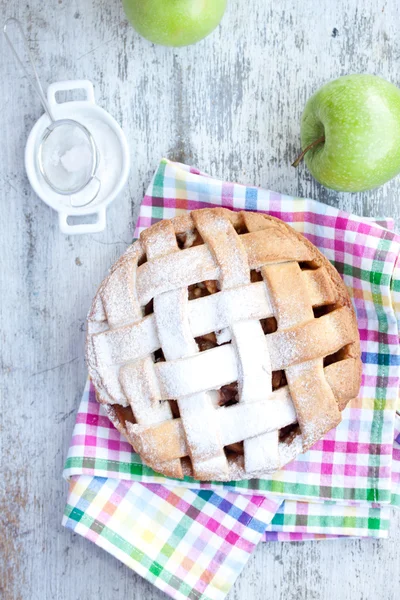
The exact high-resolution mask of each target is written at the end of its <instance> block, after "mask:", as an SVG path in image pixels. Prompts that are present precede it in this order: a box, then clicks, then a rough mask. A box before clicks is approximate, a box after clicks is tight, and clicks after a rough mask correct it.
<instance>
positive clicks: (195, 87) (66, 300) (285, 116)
mask: <svg viewBox="0 0 400 600" xmlns="http://www.w3.org/2000/svg"><path fill="white" fill-rule="evenodd" d="M0 7H1V9H2V10H1V16H2V17H5V16H17V17H19V18H20V19H21V20H22V21H23V22H24V23H25V25H26V29H27V31H28V35H29V39H30V42H31V46H32V48H33V51H34V55H35V57H36V59H37V61H38V64H39V70H40V73H41V75H42V77H43V79H44V81H46V82H51V81H53V80H57V79H59V80H61V79H68V78H71V79H72V78H88V79H91V80H92V81H93V82H94V84H95V88H96V96H97V100H98V103H99V104H100V105H103V106H104V107H105V108H107V109H108V110H109V111H110V112H111V113H112V114H114V115H115V117H116V118H117V119H118V120H119V122H120V123H121V124H122V126H123V127H124V129H125V131H126V133H127V135H128V139H129V143H130V147H131V150H132V171H131V176H130V179H129V185H128V186H127V188H126V190H125V191H124V193H123V194H122V195H121V197H120V198H119V199H118V200H117V201H116V202H115V203H114V204H113V205H112V206H111V207H110V209H109V211H108V227H107V230H106V231H105V232H104V233H102V234H97V235H92V236H82V237H80V236H77V237H64V236H63V235H61V234H60V232H59V230H58V224H57V219H56V215H55V213H53V212H52V211H51V209H49V208H48V207H47V206H46V205H45V204H43V203H42V202H41V201H40V200H39V199H38V198H37V197H35V194H34V193H33V192H32V190H31V189H30V187H29V185H28V182H27V178H26V175H25V171H24V166H23V151H24V144H25V141H26V137H27V134H28V132H29V130H30V128H31V126H32V125H33V123H34V122H35V120H36V119H37V118H38V117H39V115H40V114H41V108H40V106H39V103H38V101H37V99H36V97H34V95H33V93H32V91H31V90H30V89H29V87H28V84H27V82H26V80H24V79H23V77H21V73H20V71H19V70H18V69H17V68H16V65H15V63H14V60H13V58H12V56H11V55H10V52H9V50H8V48H7V47H6V46H5V43H4V40H3V38H2V36H1V39H0V86H1V92H0V123H1V144H0V195H1V233H0V245H1V255H0V256H1V269H0V288H1V317H0V323H1V360H2V363H1V369H2V375H1V390H2V400H1V412H0V427H1V429H0V436H1V438H0V440H1V463H2V466H1V478H0V493H1V500H0V502H1V509H0V523H1V531H0V554H1V559H0V560H1V564H0V586H2V588H3V592H2V598H4V599H5V600H11V599H12V600H14V599H15V600H17V599H18V600H20V599H22V600H47V599H50V598H56V599H57V600H89V599H92V598H106V599H109V598H112V599H113V600H118V599H121V600H122V599H125V598H131V599H133V598H134V599H137V600H139V599H142V598H146V599H149V600H155V599H161V598H163V597H164V595H163V594H162V593H161V592H159V591H157V590H156V589H155V588H154V587H153V586H151V585H150V584H148V583H146V582H145V581H143V580H142V579H141V578H140V577H138V576H136V575H135V574H134V573H132V572H131V571H130V570H129V569H127V568H126V567H124V566H123V565H122V564H120V563H119V562H118V561H117V560H115V559H114V558H112V557H111V556H109V555H108V554H106V553H105V552H103V551H102V550H100V549H98V548H97V547H95V546H94V545H93V544H91V543H89V542H87V541H85V540H84V539H81V538H80V537H79V536H77V535H73V534H71V532H69V531H65V530H63V529H62V527H61V526H60V521H61V516H62V511H63V506H64V502H65V498H66V491H67V490H66V484H65V483H64V482H63V481H62V479H61V471H62V466H63V462H64V459H65V456H66V451H67V447H68V443H69V440H70V436H71V432H72V428H73V424H74V415H75V411H76V408H77V406H78V402H79V399H80V395H81V392H82V389H83V386H84V382H85V376H86V370H85V365H84V361H83V352H84V350H83V348H84V328H85V315H86V313H87V310H88V306H89V302H90V300H91V298H92V296H93V294H94V292H95V290H96V287H97V285H98V284H99V282H100V281H101V279H102V278H103V276H104V274H105V273H106V271H107V268H108V267H109V266H110V265H111V264H112V263H113V262H114V260H115V259H116V258H117V257H118V256H119V255H120V253H121V252H122V251H123V250H124V248H125V247H126V245H127V243H128V242H129V240H130V239H131V237H132V231H133V226H134V223H135V220H136V217H137V213H138V208H139V204H140V201H141V198H142V195H143V191H144V189H145V187H146V185H147V183H148V181H149V179H150V176H151V174H152V172H153V171H154V169H155V167H156V165H157V162H158V160H159V159H160V157H162V156H168V157H170V158H173V159H177V160H181V161H185V162H189V163H192V164H195V165H197V166H199V167H200V168H202V169H204V170H206V171H208V172H210V173H212V174H213V175H217V176H220V177H222V178H226V179H234V180H238V181H241V182H243V183H253V184H256V185H260V186H264V187H269V188H271V189H275V190H279V191H281V192H287V193H289V194H298V195H302V196H310V197H313V198H317V199H320V200H322V201H324V202H328V203H330V204H333V205H336V206H340V207H343V208H345V209H347V210H350V211H354V212H356V213H358V214H362V215H391V216H394V217H395V218H396V221H397V225H399V224H400V203H399V191H400V178H397V180H394V181H392V182H391V183H389V184H387V185H386V186H383V187H382V188H380V189H379V190H376V191H372V192H369V193H363V194H355V195H348V194H337V193H335V192H332V191H328V190H325V189H322V188H321V187H320V186H319V185H318V184H317V183H316V182H315V181H313V180H312V178H311V176H310V175H309V173H308V172H307V170H306V169H305V167H304V166H301V167H300V168H299V169H298V170H297V171H295V170H294V169H292V168H291V167H290V162H291V160H292V159H293V157H294V156H295V154H296V151H297V149H298V147H299V118H300V114H301V111H302V108H303V106H304V103H305V101H306V99H307V98H308V97H309V96H310V94H311V93H312V92H313V91H314V90H315V89H316V88H318V87H319V86H320V85H321V84H322V83H323V82H325V81H327V80H329V79H331V78H335V77H337V76H339V75H343V74H346V73H353V72H370V73H376V74H379V75H382V76H384V77H386V78H388V79H389V80H391V81H392V82H393V83H395V84H397V85H400V36H399V28H400V8H399V3H398V1H397V0H335V1H334V2H333V1H332V0H303V1H302V2H300V1H299V0H280V2H269V1H267V0H250V1H247V2H244V1H243V0H230V2H229V8H228V11H227V14H226V16H225V18H224V20H223V23H222V26H221V27H220V28H219V29H218V30H217V31H216V32H215V33H214V34H213V35H211V36H210V37H209V38H208V39H206V40H205V41H203V42H201V43H199V44H198V45H196V46H193V47H189V48H183V49H168V48H162V47H154V46H153V45H152V44H150V43H148V42H146V41H145V40H143V39H141V38H139V36H138V35H136V34H135V32H134V31H133V30H132V29H131V28H130V27H129V26H128V25H127V23H126V22H125V19H124V15H123V12H122V9H121V6H120V2H119V0H58V2H50V1H48V2H43V1H41V0H31V1H30V2H29V3H27V2H26V1H22V0H15V1H14V2H9V1H8V0H0ZM399 532H400V518H399V515H398V514H397V515H394V517H393V521H392V529H391V536H390V539H389V540H387V541H382V542H376V541H356V540H355V541H352V540H347V541H330V542H320V543H311V542H307V543H302V544H278V543H271V544H268V545H266V544H264V545H262V546H261V547H259V548H258V550H257V552H256V554H255V556H254V557H252V559H251V560H250V562H249V565H248V567H247V568H246V569H245V572H244V573H243V574H242V576H241V577H240V579H239V581H238V582H237V584H236V586H235V588H234V590H233V591H232V592H231V594H230V596H229V598H230V599H231V600H248V599H258V598H261V597H262V598H265V600H267V599H270V600H292V599H293V600H294V599H296V600H313V599H320V598H324V600H347V599H351V600H369V599H371V600H372V599H373V598H375V597H380V598H382V599H383V600H394V598H395V597H397V594H398V589H399V583H400V575H399V573H400V558H399V556H400V552H399ZM0 595H1V593H0Z"/></svg>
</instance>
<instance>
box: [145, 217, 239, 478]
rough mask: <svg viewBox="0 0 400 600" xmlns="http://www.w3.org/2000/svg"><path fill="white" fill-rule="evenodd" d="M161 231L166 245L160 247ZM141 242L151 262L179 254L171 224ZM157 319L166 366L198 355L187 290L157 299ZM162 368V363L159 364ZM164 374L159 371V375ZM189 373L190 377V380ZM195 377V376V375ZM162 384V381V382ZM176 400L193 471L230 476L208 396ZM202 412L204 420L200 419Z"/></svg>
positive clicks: (200, 475)
mask: <svg viewBox="0 0 400 600" xmlns="http://www.w3.org/2000/svg"><path fill="white" fill-rule="evenodd" d="M159 230H162V233H163V236H162V239H163V243H162V244H160V243H159V240H160V237H161V236H160V231H159ZM142 242H143V244H144V246H145V249H146V254H147V256H148V259H149V260H154V259H156V258H157V257H158V256H159V255H160V254H161V253H162V254H163V255H164V256H165V255H169V254H171V253H175V252H180V250H179V249H178V245H177V242H176V237H175V232H174V229H173V226H172V224H171V223H169V222H167V221H162V222H161V223H159V224H157V226H156V227H153V228H152V229H150V230H147V231H145V232H144V233H143V235H142ZM154 315H155V320H156V326H157V331H158V335H159V339H160V342H161V347H162V350H163V353H164V356H165V359H166V361H168V362H166V363H164V364H165V365H168V364H170V362H171V361H172V360H174V359H182V358H185V357H188V356H192V355H195V354H197V353H198V347H197V344H196V342H195V341H194V339H193V337H192V335H191V332H190V326H189V319H188V290H187V288H186V287H184V288H181V289H174V290H171V291H169V292H165V293H163V294H160V295H159V296H156V297H155V298H154ZM159 364H160V365H162V364H163V363H159ZM161 371H162V367H161V370H160V369H159V373H160V372H161ZM190 375H191V373H190V370H189V371H188V373H187V376H189V377H190ZM193 375H194V374H193ZM160 381H161V382H162V379H161V378H160ZM169 397H170V398H174V399H176V401H177V402H178V406H179V412H180V415H181V421H182V424H183V427H184V429H185V433H186V439H187V442H188V447H189V448H190V452H189V455H190V457H191V460H192V465H193V470H194V473H195V475H196V477H198V478H199V479H202V478H203V477H204V476H205V474H206V473H215V475H216V476H218V475H221V474H224V473H225V474H227V473H228V463H227V460H226V456H225V453H224V452H223V449H222V446H221V438H220V432H219V428H218V426H217V423H216V421H215V419H214V415H213V413H214V407H213V404H212V401H211V398H210V397H209V396H208V394H207V393H204V392H201V393H198V394H195V395H193V396H188V395H187V396H186V397H185V398H184V399H182V398H181V397H180V394H179V393H174V394H171V395H170V396H169ZM200 412H201V420H200V419H199V418H198V415H199V413H200Z"/></svg>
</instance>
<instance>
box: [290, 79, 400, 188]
mask: <svg viewBox="0 0 400 600" xmlns="http://www.w3.org/2000/svg"><path fill="white" fill-rule="evenodd" d="M301 145H302V148H303V153H302V155H301V156H300V157H299V159H301V158H302V157H303V156H304V155H305V161H306V164H307V166H308V168H309V170H310V171H311V174H312V175H313V176H314V177H315V179H317V180H318V181H319V182H320V183H322V184H323V185H325V186H326V187H328V188H332V189H334V190H338V191H344V192H361V191H363V190H369V189H371V188H374V187H377V186H379V185H382V184H383V183H385V182H386V181H389V179H391V178H392V177H394V176H395V175H397V174H398V173H400V90H399V88H397V87H396V86H395V85H392V84H391V83H389V82H388V81H385V80H384V79H381V78H380V77H376V76H374V75H347V76H346V77H340V78H339V79H336V80H335V81H331V82H329V83H327V84H326V85H324V86H323V87H322V88H321V89H319V90H318V91H317V92H316V93H315V94H314V95H313V96H312V97H311V98H310V99H309V101H308V102H307V104H306V106H305V109H304V112H303V116H302V119H301ZM298 162H299V161H295V163H293V164H294V165H295V166H297V164H298Z"/></svg>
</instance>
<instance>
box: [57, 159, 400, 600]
mask: <svg viewBox="0 0 400 600" xmlns="http://www.w3.org/2000/svg"><path fill="white" fill-rule="evenodd" d="M204 206H226V207H228V208H232V209H237V210H239V209H243V208H245V209H248V210H258V211H264V212H268V213H269V214H272V215H274V216H277V217H279V218H281V219H283V220H284V221H286V222H288V223H290V224H291V225H292V226H293V227H294V228H295V229H296V230H297V231H300V232H301V233H303V234H304V235H306V236H307V237H308V239H310V240H311V241H312V242H313V243H314V244H316V245H317V246H318V247H319V248H320V250H321V251H322V252H323V253H324V254H325V255H326V256H327V257H328V258H329V260H331V261H332V262H333V264H334V265H335V266H336V268H337V269H338V270H339V272H340V273H341V274H342V276H343V278H344V281H345V283H346V285H347V287H348V289H349V292H350V294H351V297H352V299H353V302H354V305H355V308H356V311H357V318H358V323H359V329H360V337H361V346H362V353H363V354H362V357H363V363H364V368H363V380H362V389H361V394H360V397H359V400H358V401H357V402H355V403H353V405H352V406H351V407H349V408H347V409H346V410H345V411H344V413H343V421H342V423H341V424H340V425H339V427H338V428H336V429H335V430H333V431H331V432H330V433H329V434H328V435H327V436H326V437H325V438H324V439H323V440H322V441H320V442H318V443H317V444H316V445H315V446H314V447H313V448H312V449H311V450H310V451H309V452H307V454H304V455H302V456H300V457H298V458H297V459H296V460H295V461H293V462H292V463H291V464H289V465H288V466H287V467H286V468H285V469H283V470H282V471H280V472H278V473H277V474H275V475H273V476H269V477H265V478H264V479H262V480H253V481H249V482H229V483H228V484H221V483H211V484H210V483H208V484H204V483H199V482H196V481H194V480H191V479H189V478H186V480H184V481H177V480H172V479H168V478H165V477H163V476H162V475H159V474H157V473H155V472H154V471H152V470H151V469H149V468H148V467H146V466H145V465H143V464H142V462H141V460H140V457H139V456H138V455H137V454H135V453H134V452H133V451H132V449H131V447H130V445H129V444H128V443H127V442H126V441H125V440H124V439H123V438H122V437H121V435H120V434H119V433H118V432H117V431H116V430H115V428H114V427H113V426H112V425H111V423H110V421H109V420H108V418H107V417H106V415H105V414H104V413H103V411H102V408H101V406H100V405H99V404H98V403H97V402H96V400H95V397H94V390H93V389H92V388H91V387H90V386H89V384H88V385H87V386H86V389H85V393H84V395H83V398H82V402H81V405H80V408H79V412H78V415H77V421H76V426H75V429H74V433H73V438H72V442H71V446H70V450H69V454H68V458H67V462H66V465H65V471H64V476H65V477H66V479H68V480H69V482H70V492H69V497H68V504H67V507H66V510H65V515H64V524H65V525H66V526H67V527H69V528H71V529H73V530H75V531H77V532H78V533H81V534H82V535H84V536H85V537H87V538H88V539H91V540H92V541H94V542H95V543H96V544H98V545H99V546H101V547H103V548H104V549H106V550H108V551H109V552H111V553H112V554H114V555H115V556H117V557H118V558H119V559H120V560H122V561H123V562H124V563H125V564H127V565H128V566H130V567H131V568H133V569H134V570H136V571H137V572H138V573H139V574H141V575H142V576H144V577H146V578H147V579H148V580H149V581H151V582H153V583H154V584H155V585H157V586H158V587H160V588H161V589H163V590H164V591H165V592H167V593H168V594H169V595H170V596H172V597H174V598H196V599H197V598H198V599H200V598H201V599H206V598H209V599H210V600H214V599H220V598H223V597H224V596H225V595H226V593H227V592H228V590H229V588H230V586H231V585H232V583H233V581H234V580H235V578H236V577H237V575H238V574H239V572H240V571H241V569H242V568H243V566H244V565H245V563H246V562H247V560H248V558H249V556H250V554H251V552H252V551H253V550H254V548H255V546H256V544H257V543H258V541H260V540H261V539H264V540H266V541H272V540H280V541H292V540H305V539H320V538H326V537H332V536H335V537H338V536H342V535H343V536H371V537H384V536H385V535H387V531H388V527H389V516H390V514H389V511H390V508H389V505H390V503H391V504H392V505H394V506H400V425H399V424H397V428H396V429H395V407H396V403H397V400H398V388H399V364H400V348H399V336H398V322H397V317H400V270H399V265H397V258H398V256H399V251H400V237H398V236H396V235H395V234H394V233H393V232H391V231H390V230H388V228H387V227H388V226H390V225H391V223H390V222H389V221H388V222H385V221H382V222H381V223H380V224H377V223H375V222H372V221H368V220H366V219H361V218H359V217H355V216H353V215H348V214H346V213H344V212H341V211H338V210H337V209H334V208H332V207H330V206H326V205H323V204H320V203H318V202H315V201H312V200H304V199H296V198H291V197H288V196H282V195H280V194H277V193H274V192H268V191H265V190H261V189H258V188H254V187H245V186H241V185H238V184H230V183H229V184H228V183H224V182H221V181H218V180H215V179H212V178H210V177H208V176H207V175H204V174H202V173H200V172H199V171H197V170H195V169H192V168H190V167H187V166H186V165H181V164H177V163H172V162H170V161H167V160H163V161H161V164H160V166H159V168H158V170H157V172H156V174H155V176H154V178H153V181H152V183H151V185H150V187H149V190H148V192H147V194H146V196H145V198H144V201H143V204H142V207H141V210H140V216H139V220H138V224H137V228H136V232H135V237H137V236H138V235H139V233H140V231H142V230H143V229H144V228H146V227H148V226H150V225H151V224H153V223H155V222H156V221H158V220H160V219H162V218H171V217H174V216H176V215H178V214H181V213H182V212H183V211H186V210H192V209H195V208H200V207H204ZM399 420H400V419H399ZM238 492H240V493H238ZM139 515H140V518H138V516H139Z"/></svg>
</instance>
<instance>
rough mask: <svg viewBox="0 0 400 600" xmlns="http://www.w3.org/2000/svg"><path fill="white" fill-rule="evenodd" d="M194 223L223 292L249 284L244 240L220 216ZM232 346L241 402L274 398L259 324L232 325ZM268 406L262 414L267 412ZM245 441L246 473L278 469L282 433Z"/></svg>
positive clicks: (206, 215)
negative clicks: (217, 274)
mask: <svg viewBox="0 0 400 600" xmlns="http://www.w3.org/2000/svg"><path fill="white" fill-rule="evenodd" d="M194 222H195V224H196V227H197V229H198V231H199V232H200V234H201V236H202V238H203V240H204V241H205V242H206V243H207V244H208V246H209V247H210V249H211V252H212V253H213V255H214V258H215V261H216V263H217V264H218V265H219V267H220V273H221V275H220V287H221V289H222V290H226V289H230V288H235V287H238V286H243V285H246V284H249V283H250V269H249V264H248V260H247V252H246V248H245V247H244V246H243V245H242V238H243V236H238V235H237V233H236V231H235V229H234V227H233V225H232V224H231V223H230V222H229V221H227V220H226V219H225V218H223V216H222V215H219V214H218V212H214V213H210V211H201V210H199V211H197V212H196V213H195V216H194ZM231 332H232V343H233V344H234V346H235V347H236V353H237V359H238V365H239V376H238V383H239V402H243V403H249V402H256V401H257V400H261V399H264V400H268V398H269V396H271V394H272V370H271V361H270V357H269V351H268V346H267V343H266V340H265V336H264V333H263V331H262V327H261V324H260V322H259V321H258V320H257V321H255V320H253V321H250V320H246V321H245V322H244V323H243V322H242V323H240V322H239V323H232V324H231ZM268 408H270V407H267V405H265V406H263V410H265V411H267V410H268ZM243 440H244V461H245V468H246V470H248V471H249V472H250V471H261V470H262V469H264V470H266V469H271V468H277V466H278V465H279V452H278V443H279V432H278V431H274V432H271V433H264V434H262V435H260V436H257V437H255V436H253V437H251V439H246V438H245V437H243Z"/></svg>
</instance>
